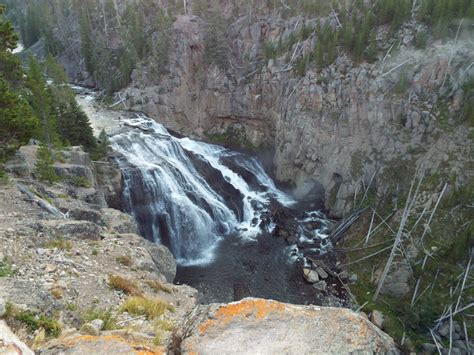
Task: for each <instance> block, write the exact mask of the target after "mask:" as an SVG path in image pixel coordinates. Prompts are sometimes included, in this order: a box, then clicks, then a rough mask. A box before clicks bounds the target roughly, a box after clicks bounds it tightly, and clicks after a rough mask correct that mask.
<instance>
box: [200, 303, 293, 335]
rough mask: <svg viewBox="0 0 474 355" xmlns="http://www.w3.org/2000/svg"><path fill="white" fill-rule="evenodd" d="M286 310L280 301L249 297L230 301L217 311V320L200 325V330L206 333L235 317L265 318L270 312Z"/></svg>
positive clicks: (210, 320)
mask: <svg viewBox="0 0 474 355" xmlns="http://www.w3.org/2000/svg"><path fill="white" fill-rule="evenodd" d="M283 311H285V305H284V304H283V303H280V302H276V301H270V300H264V299H249V300H243V301H240V302H236V303H229V304H227V305H224V306H221V307H220V308H219V310H218V311H217V312H216V318H217V319H216V320H213V319H209V320H207V321H206V322H205V323H203V324H201V325H200V326H199V331H200V332H201V333H205V332H206V331H207V330H209V328H210V327H212V326H213V325H217V324H223V325H225V324H228V323H230V322H231V321H232V320H233V319H234V318H236V317H239V318H248V317H251V316H253V317H254V318H255V319H258V320H261V319H264V318H265V317H266V316H267V315H268V314H270V313H282V312H283Z"/></svg>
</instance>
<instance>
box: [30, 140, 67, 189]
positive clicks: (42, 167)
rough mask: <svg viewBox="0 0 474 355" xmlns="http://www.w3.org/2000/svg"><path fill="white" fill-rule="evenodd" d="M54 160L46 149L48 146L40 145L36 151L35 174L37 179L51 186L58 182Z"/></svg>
mask: <svg viewBox="0 0 474 355" xmlns="http://www.w3.org/2000/svg"><path fill="white" fill-rule="evenodd" d="M53 164H54V159H53V157H52V155H51V150H50V149H48V146H46V145H44V144H43V145H41V146H40V148H39V149H38V153H37V160H36V164H35V167H36V174H38V179H40V180H41V181H45V182H48V183H49V184H52V183H53V182H57V181H60V180H61V179H60V177H59V176H58V175H57V174H56V171H55V170H54V165H53Z"/></svg>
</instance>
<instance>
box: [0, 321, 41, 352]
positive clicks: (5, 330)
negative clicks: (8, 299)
mask: <svg viewBox="0 0 474 355" xmlns="http://www.w3.org/2000/svg"><path fill="white" fill-rule="evenodd" d="M0 354H5V355H34V352H33V351H32V350H31V349H30V348H29V347H28V346H27V345H26V344H25V343H23V342H22V341H21V340H20V339H18V337H17V336H16V335H15V334H13V332H12V331H11V329H10V327H9V326H8V325H7V324H6V323H5V321H3V320H0Z"/></svg>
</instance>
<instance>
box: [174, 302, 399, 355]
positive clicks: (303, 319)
mask: <svg viewBox="0 0 474 355" xmlns="http://www.w3.org/2000/svg"><path fill="white" fill-rule="evenodd" d="M183 334H185V335H184V336H183V337H184V339H183V341H182V343H181V351H182V353H183V354H223V353H225V354H298V355H299V354H323V353H324V354H328V353H330V354H348V353H359V354H360V353H364V354H373V353H389V352H392V353H398V351H397V350H396V347H395V344H394V342H393V340H392V338H390V337H389V336H388V335H387V334H385V333H383V332H382V331H381V330H380V329H378V328H377V327H376V326H374V325H373V324H372V323H371V322H370V321H369V320H367V319H366V318H363V317H361V316H360V315H358V314H357V313H355V312H353V311H351V310H349V309H344V308H325V307H316V306H296V305H290V304H285V303H280V302H276V301H270V300H263V299H255V298H246V299H244V300H242V301H240V302H235V303H230V304H212V305H203V306H199V308H198V309H197V310H196V312H194V314H193V315H192V316H191V317H190V319H189V321H188V322H187V324H186V325H185V327H184V329H183Z"/></svg>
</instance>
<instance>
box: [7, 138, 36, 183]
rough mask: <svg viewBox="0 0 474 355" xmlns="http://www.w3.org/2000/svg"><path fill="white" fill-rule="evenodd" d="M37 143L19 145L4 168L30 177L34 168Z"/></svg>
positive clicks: (17, 174)
mask: <svg viewBox="0 0 474 355" xmlns="http://www.w3.org/2000/svg"><path fill="white" fill-rule="evenodd" d="M38 149H39V146H38V145H26V146H23V147H20V148H19V149H18V150H17V152H16V153H15V155H14V156H13V158H12V159H11V160H10V161H9V162H8V163H7V164H6V165H5V170H6V171H8V172H10V173H12V174H14V175H16V176H21V177H31V176H32V175H33V174H34V172H35V170H36V166H35V164H36V155H37V153H38Z"/></svg>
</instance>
